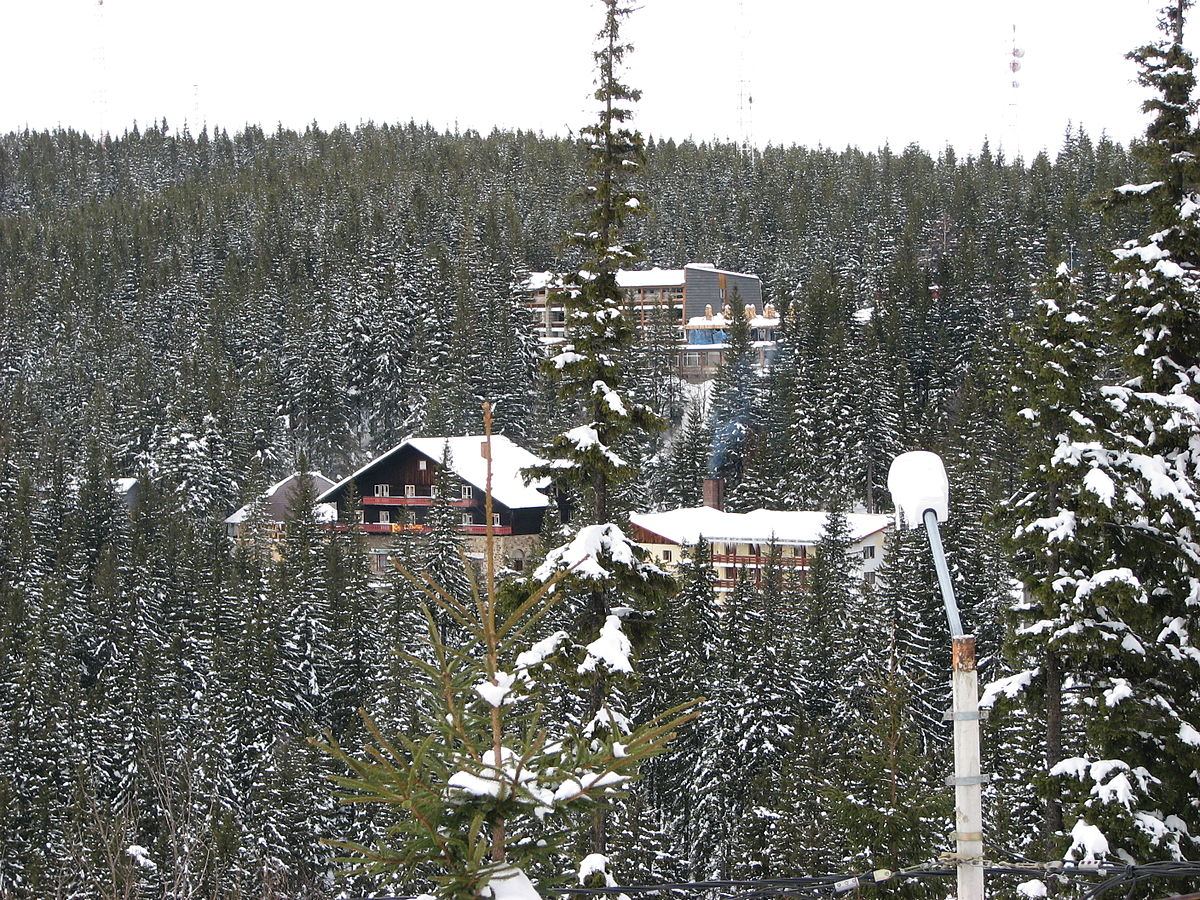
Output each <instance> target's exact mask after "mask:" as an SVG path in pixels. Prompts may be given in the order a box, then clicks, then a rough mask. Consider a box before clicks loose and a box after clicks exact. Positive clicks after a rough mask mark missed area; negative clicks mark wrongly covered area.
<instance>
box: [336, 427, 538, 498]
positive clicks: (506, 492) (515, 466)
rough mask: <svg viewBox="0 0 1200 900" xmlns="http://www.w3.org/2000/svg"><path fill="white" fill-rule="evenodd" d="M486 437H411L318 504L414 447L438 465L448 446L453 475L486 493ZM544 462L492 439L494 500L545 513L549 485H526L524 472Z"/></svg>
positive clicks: (509, 443)
mask: <svg viewBox="0 0 1200 900" xmlns="http://www.w3.org/2000/svg"><path fill="white" fill-rule="evenodd" d="M483 440H484V438H483V435H481V434H469V435H466V436H464V437H412V438H406V439H405V440H403V441H401V442H400V443H399V444H397V445H396V446H395V447H393V448H392V449H391V450H388V451H387V452H386V453H383V454H381V455H380V456H377V457H375V458H374V459H373V460H371V461H370V462H369V463H367V464H366V465H365V466H363V467H362V468H360V469H359V470H358V471H357V472H355V473H354V474H353V475H350V476H348V477H346V478H343V479H342V480H341V481H339V482H338V483H337V484H335V485H333V486H332V487H331V488H329V490H327V491H325V493H323V494H321V496H319V497H318V498H317V500H318V502H320V501H324V500H327V499H330V498H331V497H332V496H333V495H334V494H335V493H337V492H338V491H339V490H340V489H341V488H344V487H345V486H346V485H348V484H349V483H350V482H351V481H353V480H354V479H355V478H357V477H358V476H360V475H362V474H364V473H365V472H367V471H368V470H370V469H373V468H374V467H375V466H377V465H379V464H380V463H381V462H383V461H384V460H385V459H388V458H389V457H391V456H392V455H393V454H396V453H399V452H400V451H401V450H403V449H404V448H405V447H412V448H413V449H414V450H416V451H417V452H418V453H422V454H424V455H425V456H427V457H429V458H430V459H431V460H433V461H434V462H436V463H441V461H442V451H443V449H444V448H445V447H446V445H447V444H449V447H450V457H451V458H450V471H451V472H453V473H454V475H455V476H456V477H458V478H460V479H462V480H463V481H465V482H467V484H470V485H473V486H474V487H475V488H477V489H478V490H479V491H481V492H482V491H483V490H484V487H485V485H486V484H487V460H486V459H484V457H483V452H482V451H483ZM542 462H543V461H542V460H541V459H539V458H538V457H536V456H534V455H533V454H532V453H530V452H529V451H528V450H526V449H525V448H524V447H520V446H518V445H517V444H514V443H513V442H512V441H511V440H509V439H508V438H507V437H505V436H504V435H502V434H494V435H492V497H493V498H494V499H496V500H498V501H499V502H500V503H503V504H504V505H505V506H507V507H508V508H509V509H542V508H544V507H545V506H546V505H547V503H548V502H549V501H548V500H547V498H546V495H545V494H543V493H542V492H541V491H540V490H538V488H539V487H545V485H546V481H545V480H542V481H536V482H534V483H533V484H532V485H526V484H525V481H524V479H522V478H521V471H522V470H523V469H527V468H529V467H530V466H536V465H540V464H541V463H542Z"/></svg>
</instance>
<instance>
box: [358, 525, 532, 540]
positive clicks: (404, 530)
mask: <svg viewBox="0 0 1200 900" xmlns="http://www.w3.org/2000/svg"><path fill="white" fill-rule="evenodd" d="M337 527H338V528H339V529H345V527H346V526H345V525H339V526H337ZM358 527H359V528H361V529H362V530H363V531H365V532H366V533H367V534H428V533H429V528H428V527H427V526H425V525H411V524H410V525H404V524H402V523H400V522H363V523H360V524H359V526H358ZM458 530H459V531H461V532H462V533H463V534H487V526H486V525H459V526H458ZM512 533H513V530H512V526H511V525H497V526H495V527H494V528H493V529H492V534H494V535H496V536H498V537H499V536H502V535H508V534H512Z"/></svg>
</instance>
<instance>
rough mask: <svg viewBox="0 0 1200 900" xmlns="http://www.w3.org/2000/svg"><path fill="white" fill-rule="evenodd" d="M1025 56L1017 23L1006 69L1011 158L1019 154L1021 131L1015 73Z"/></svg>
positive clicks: (1018, 88)
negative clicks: (1020, 44) (1008, 85)
mask: <svg viewBox="0 0 1200 900" xmlns="http://www.w3.org/2000/svg"><path fill="white" fill-rule="evenodd" d="M1024 58H1025V51H1024V50H1022V49H1021V48H1020V47H1018V46H1017V23H1016V22H1014V23H1013V26H1012V48H1011V49H1010V50H1009V52H1008V70H1009V72H1010V73H1011V76H1012V81H1011V83H1010V84H1011V87H1010V90H1011V91H1012V93H1010V94H1009V100H1008V134H1009V141H1010V143H1011V146H1012V148H1013V159H1017V158H1018V157H1020V155H1021V132H1020V128H1019V125H1020V116H1019V108H1018V101H1019V100H1020V97H1021V94H1020V89H1021V82H1020V80H1019V79H1018V78H1017V73H1018V72H1020V71H1021V60H1022V59H1024Z"/></svg>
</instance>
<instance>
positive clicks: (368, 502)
mask: <svg viewBox="0 0 1200 900" xmlns="http://www.w3.org/2000/svg"><path fill="white" fill-rule="evenodd" d="M436 499H437V498H436V497H432V496H417V497H363V498H362V504H363V506H429V505H430V504H432V503H433V501H434V500H436ZM449 503H450V505H451V506H474V505H475V500H474V498H470V497H468V498H467V499H465V500H463V499H459V498H455V499H453V500H450V501H449Z"/></svg>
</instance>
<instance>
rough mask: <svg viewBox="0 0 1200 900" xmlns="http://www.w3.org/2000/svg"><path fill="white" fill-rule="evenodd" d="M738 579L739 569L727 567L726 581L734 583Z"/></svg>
mask: <svg viewBox="0 0 1200 900" xmlns="http://www.w3.org/2000/svg"><path fill="white" fill-rule="evenodd" d="M736 579H737V569H733V568H729V567H726V568H725V580H726V581H734V580H736Z"/></svg>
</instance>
